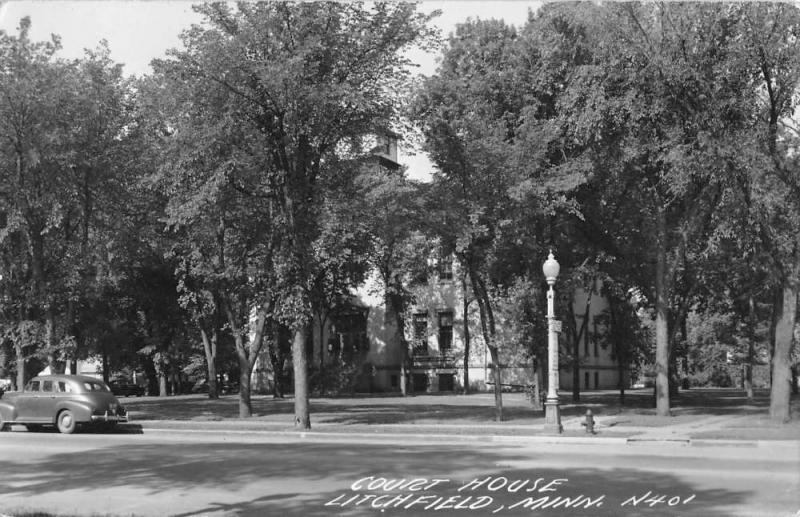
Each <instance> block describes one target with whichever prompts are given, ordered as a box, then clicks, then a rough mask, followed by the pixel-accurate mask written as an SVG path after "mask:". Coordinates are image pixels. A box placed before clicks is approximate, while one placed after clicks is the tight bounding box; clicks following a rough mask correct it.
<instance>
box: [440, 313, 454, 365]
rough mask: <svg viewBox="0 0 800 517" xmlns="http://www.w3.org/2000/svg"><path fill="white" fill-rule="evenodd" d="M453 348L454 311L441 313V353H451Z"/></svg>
mask: <svg viewBox="0 0 800 517" xmlns="http://www.w3.org/2000/svg"><path fill="white" fill-rule="evenodd" d="M452 348H453V311H444V312H440V313H439V351H440V352H441V353H443V354H444V353H446V352H449V351H450V350H451V349H452Z"/></svg>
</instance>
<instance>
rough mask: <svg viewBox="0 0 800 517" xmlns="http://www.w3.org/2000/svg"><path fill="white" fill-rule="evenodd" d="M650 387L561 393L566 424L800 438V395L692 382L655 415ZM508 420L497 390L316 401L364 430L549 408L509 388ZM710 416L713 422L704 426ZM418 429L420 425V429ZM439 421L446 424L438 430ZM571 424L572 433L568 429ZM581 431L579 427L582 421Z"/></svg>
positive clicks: (178, 399)
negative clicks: (782, 412) (499, 410)
mask: <svg viewBox="0 0 800 517" xmlns="http://www.w3.org/2000/svg"><path fill="white" fill-rule="evenodd" d="M121 400H122V402H123V403H124V404H125V405H126V406H127V407H128V409H129V411H130V414H131V419H132V421H134V422H135V421H142V420H148V421H153V420H155V421H161V423H162V424H164V425H169V422H171V421H173V422H187V421H193V422H197V423H198V426H199V427H201V426H202V423H203V422H208V423H214V422H220V423H228V424H230V425H239V426H242V427H243V428H245V429H247V428H256V427H258V428H262V427H263V426H265V425H268V426H270V428H272V429H276V430H291V429H293V413H294V401H293V399H291V398H286V399H275V398H273V397H272V396H270V395H254V396H253V397H252V409H253V416H252V417H251V418H248V419H240V418H239V404H238V395H225V396H222V397H221V398H219V399H217V400H212V399H209V398H207V396H205V395H181V396H174V397H164V398H159V397H143V398H123V399H121ZM652 401H653V398H652V390H651V389H640V390H630V391H627V392H626V396H625V404H624V405H621V404H620V401H619V394H618V393H617V392H614V391H589V392H584V393H581V394H580V400H579V401H578V402H572V397H571V394H570V393H562V394H561V403H562V406H561V409H562V421H563V422H565V426H566V424H567V423H568V422H571V423H572V428H573V430H574V428H575V426H576V422H578V420H579V419H582V418H583V416H584V415H585V414H586V411H587V410H591V411H592V413H593V414H594V415H595V419H596V421H598V422H600V423H601V426H600V427H599V431H601V432H602V433H603V434H605V435H606V436H614V435H624V434H626V433H627V434H629V435H630V434H631V433H637V432H638V433H641V432H643V430H646V429H647V428H651V429H657V428H661V427H667V426H678V427H679V428H681V430H682V431H685V433H686V434H688V435H689V436H691V437H692V438H725V439H751V440H752V439H759V440H778V439H779V440H792V439H800V420H798V419H800V398H798V397H794V399H793V401H792V410H793V411H792V413H793V415H795V419H794V420H792V421H790V422H789V423H786V424H782V423H776V422H772V421H771V420H769V418H768V413H769V393H768V392H767V391H766V390H761V391H758V392H757V393H756V396H755V397H754V399H752V400H748V399H747V398H746V397H745V396H744V394H743V392H742V391H741V390H733V389H692V390H685V391H681V392H680V393H679V395H678V396H677V397H673V399H672V401H671V407H672V411H671V412H672V415H671V416H669V417H660V416H657V415H656V414H655V409H654V408H653V407H652V406H653V403H652ZM503 412H504V421H503V422H501V423H498V422H496V421H495V409H494V397H493V395H492V394H490V393H475V394H470V395H456V394H421V395H415V396H410V397H401V396H387V395H385V394H382V395H375V396H369V395H363V396H354V397H342V398H314V399H312V400H311V416H312V425H313V426H314V428H315V430H320V429H323V428H324V429H325V430H326V431H330V432H336V431H344V432H346V431H362V432H423V431H422V429H423V428H424V432H426V433H431V432H442V433H450V434H483V433H486V434H489V433H502V434H536V433H537V432H538V430H539V428H540V427H541V425H542V424H543V423H544V413H543V411H535V410H534V409H533V408H532V406H531V404H530V402H529V401H528V400H527V398H526V397H525V395H524V394H522V393H504V394H503ZM704 422H713V423H714V425H713V426H710V427H709V426H705V427H704V425H703V423H704ZM415 427H416V428H417V430H416V431H415V430H414V428H415ZM437 427H439V428H441V429H438V431H437V429H436V428H437ZM570 431H571V430H570V429H567V433H568V434H569V433H570ZM578 431H580V427H578Z"/></svg>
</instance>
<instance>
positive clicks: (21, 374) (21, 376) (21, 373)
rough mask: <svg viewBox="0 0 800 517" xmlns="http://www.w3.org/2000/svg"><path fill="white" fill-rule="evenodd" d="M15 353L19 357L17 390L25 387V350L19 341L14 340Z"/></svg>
mask: <svg viewBox="0 0 800 517" xmlns="http://www.w3.org/2000/svg"><path fill="white" fill-rule="evenodd" d="M14 353H15V354H16V357H17V386H16V388H17V390H20V391H22V388H24V387H25V351H24V350H23V349H22V344H21V343H20V342H19V341H15V342H14Z"/></svg>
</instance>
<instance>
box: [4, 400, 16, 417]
mask: <svg viewBox="0 0 800 517" xmlns="http://www.w3.org/2000/svg"><path fill="white" fill-rule="evenodd" d="M0 417H2V420H3V421H4V422H13V421H14V420H16V419H17V408H16V407H15V406H14V404H12V403H11V400H3V399H0Z"/></svg>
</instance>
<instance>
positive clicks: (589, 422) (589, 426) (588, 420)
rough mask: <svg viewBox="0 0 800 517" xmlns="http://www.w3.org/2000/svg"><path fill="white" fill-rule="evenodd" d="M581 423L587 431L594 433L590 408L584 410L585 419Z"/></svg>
mask: <svg viewBox="0 0 800 517" xmlns="http://www.w3.org/2000/svg"><path fill="white" fill-rule="evenodd" d="M581 425H582V426H585V427H586V432H587V433H590V434H594V415H592V410H591V409H587V410H586V421H585V422H582V423H581Z"/></svg>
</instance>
